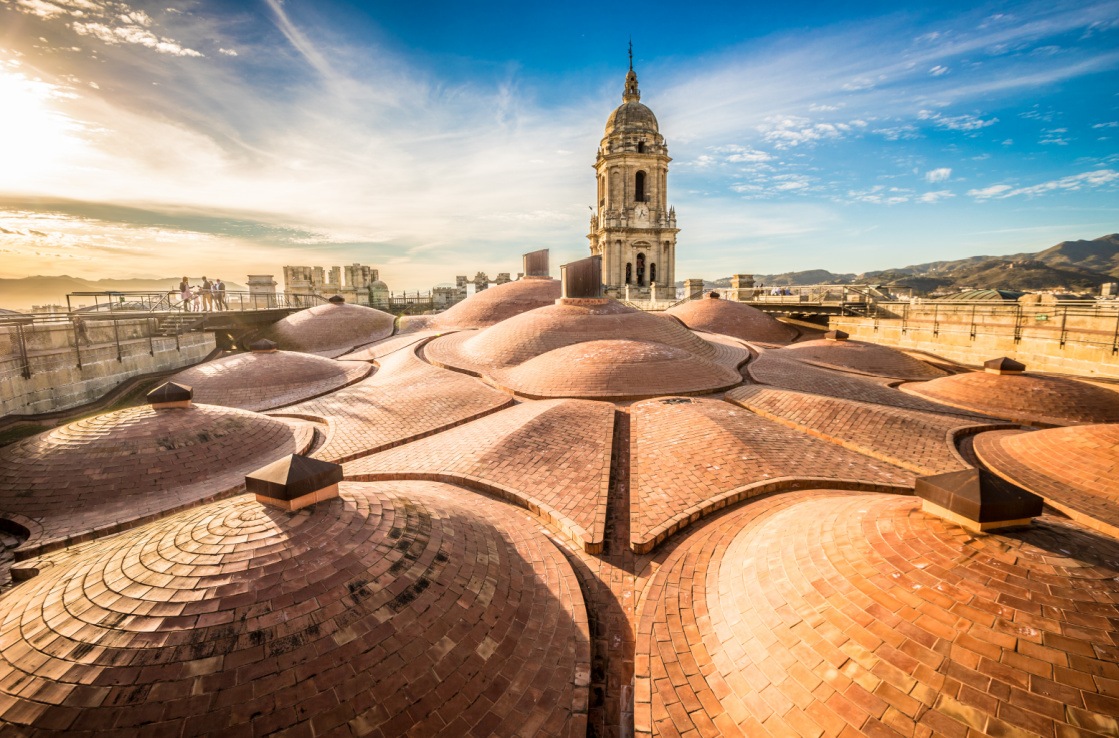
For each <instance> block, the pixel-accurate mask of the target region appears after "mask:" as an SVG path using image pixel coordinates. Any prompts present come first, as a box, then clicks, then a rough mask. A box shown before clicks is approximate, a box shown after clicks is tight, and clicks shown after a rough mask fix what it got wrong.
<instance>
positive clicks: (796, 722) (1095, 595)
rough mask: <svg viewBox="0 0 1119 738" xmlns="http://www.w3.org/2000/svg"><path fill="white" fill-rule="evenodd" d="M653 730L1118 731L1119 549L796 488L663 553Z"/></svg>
mask: <svg viewBox="0 0 1119 738" xmlns="http://www.w3.org/2000/svg"><path fill="white" fill-rule="evenodd" d="M658 561H659V562H661V563H660V566H659V568H658V569H657V572H656V575H655V577H654V579H653V581H652V582H651V584H650V585H649V587H648V590H647V596H646V598H645V599H644V601H643V606H642V608H641V609H640V611H639V615H638V632H637V646H636V648H637V679H636V705H635V724H636V730H637V733H638V734H639V735H645V734H649V733H653V734H658V735H678V734H684V735H720V736H734V735H745V736H778V735H781V736H813V737H814V738H816V737H819V736H857V735H869V736H920V737H922V738H925V737H928V736H955V737H958V738H970V737H971V736H981V735H990V736H1022V737H1025V736H1036V735H1040V736H1095V735H1111V736H1113V735H1117V734H1119V722H1117V720H1116V715H1119V693H1117V692H1116V688H1115V687H1116V685H1117V684H1119V664H1117V663H1116V660H1117V658H1119V629H1117V628H1116V617H1117V615H1119V544H1117V543H1116V542H1115V541H1114V540H1110V539H1107V538H1103V537H1101V536H1099V535H1097V534H1095V533H1092V532H1089V531H1086V530H1084V529H1083V528H1080V527H1079V526H1077V525H1076V524H1075V523H1072V522H1069V521H1063V520H1058V519H1054V518H1048V517H1046V518H1042V519H1040V520H1039V521H1038V522H1037V523H1035V524H1034V525H1033V526H1031V527H1029V528H1026V529H1019V530H1016V531H1009V532H1006V533H1005V534H1002V535H995V534H983V533H979V534H976V533H971V532H968V531H965V530H963V529H962V528H959V527H956V526H953V525H951V524H948V523H945V522H943V521H941V520H939V519H937V518H934V517H931V516H928V515H926V514H924V513H922V512H921V511H920V501H919V500H915V499H912V498H904V497H896V496H886V495H868V494H859V493H836V492H795V493H789V494H783V495H776V496H773V497H770V498H766V499H764V500H759V501H755V502H752V503H751V504H749V505H746V506H743V507H741V508H739V509H737V510H734V511H733V512H730V513H727V514H725V515H722V516H720V517H718V518H716V519H713V520H712V521H710V522H709V523H707V524H705V525H704V526H703V527H702V529H700V530H698V531H696V533H695V534H694V535H692V536H689V537H688V538H686V539H683V540H681V541H680V543H679V545H678V546H676V547H675V548H673V549H671V550H666V551H664V552H663V553H662V554H661V556H660V557H659V559H658Z"/></svg>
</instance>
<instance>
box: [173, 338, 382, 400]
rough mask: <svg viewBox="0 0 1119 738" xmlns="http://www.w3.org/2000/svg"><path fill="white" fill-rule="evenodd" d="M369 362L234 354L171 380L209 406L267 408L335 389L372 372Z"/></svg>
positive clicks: (290, 353)
mask: <svg viewBox="0 0 1119 738" xmlns="http://www.w3.org/2000/svg"><path fill="white" fill-rule="evenodd" d="M372 370H373V366H372V365H371V364H367V363H364V362H356V361H333V360H331V359H326V358H323V357H321V356H315V355H314V354H301V353H298V352H293V351H276V352H272V353H265V352H252V353H244V354H233V355H231V356H225V357H222V358H220V359H216V360H214V361H208V362H206V363H204V364H199V365H198V366H194V367H191V368H190V369H187V370H185V371H181V372H179V373H178V374H176V375H175V376H173V377H171V380H170V381H173V382H178V383H180V384H185V385H188V386H190V387H191V388H193V389H194V401H195V402H199V403H203V404H206V405H223V406H225V407H238V408H241V409H242V410H254V411H261V410H269V409H272V408H276V407H282V406H284V405H290V404H292V403H295V402H302V401H304V400H309V399H311V398H312V397H318V396H319V395H323V394H326V393H327V392H333V391H334V390H336V389H340V388H342V387H345V386H346V385H348V384H353V383H354V382H356V381H358V380H359V379H362V378H364V377H366V376H368V375H369V373H370V372H371V371H372Z"/></svg>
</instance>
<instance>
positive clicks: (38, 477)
mask: <svg viewBox="0 0 1119 738" xmlns="http://www.w3.org/2000/svg"><path fill="white" fill-rule="evenodd" d="M312 434H313V431H312V430H311V429H310V428H308V427H306V426H304V425H302V424H300V425H296V426H293V425H291V424H289V423H287V422H285V421H282V420H279V419H276V418H270V417H268V416H266V415H258V414H256V413H252V412H247V411H245V410H238V409H234V408H227V407H214V406H212V405H194V406H192V407H184V408H173V409H163V410H159V409H153V408H152V407H150V406H142V407H133V408H128V409H126V410H119V411H116V412H112V413H105V414H103V415H97V416H95V417H92V418H86V419H84V420H79V421H76V422H74V423H70V424H69V425H65V426H62V427H59V428H55V429H53V430H50V431H47V432H45V433H41V434H39V435H37V436H34V437H32V438H28V439H26V440H23V441H21V442H19V443H16V444H13V445H11V446H8V447H5V448H3V449H0V517H3V516H4V513H16V514H18V515H23V516H26V517H27V518H30V519H31V520H33V521H36V522H38V523H39V524H40V525H41V526H42V528H43V531H42V534H41V536H40V537H39V538H38V539H36V540H32V541H29V545H40V544H47V543H60V542H72V541H67V539H68V538H69V537H70V536H73V535H77V534H84V533H86V532H88V531H93V532H94V535H104V534H105V533H107V532H115V530H119V529H120V528H121V527H123V526H124V524H126V523H129V522H134V521H136V520H138V519H141V518H143V517H145V516H148V515H154V514H157V513H160V512H163V511H167V510H173V509H175V508H176V507H178V506H182V505H185V504H190V503H193V502H197V501H199V500H202V499H205V498H207V497H213V496H215V495H219V494H222V493H225V492H229V491H232V490H235V489H237V488H238V487H239V486H240V485H241V484H243V483H244V476H245V474H247V473H249V472H251V471H253V470H255V469H257V468H259V467H261V466H263V465H265V464H267V463H269V462H272V461H275V460H276V459H278V458H280V457H282V456H285V455H287V454H290V453H299V452H302V451H303V450H305V449H306V448H307V446H309V445H310V442H311V436H312Z"/></svg>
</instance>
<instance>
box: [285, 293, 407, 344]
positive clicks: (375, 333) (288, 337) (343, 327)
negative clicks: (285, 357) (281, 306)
mask: <svg viewBox="0 0 1119 738" xmlns="http://www.w3.org/2000/svg"><path fill="white" fill-rule="evenodd" d="M394 321H395V318H394V317H393V316H392V315H390V314H389V313H386V312H383V311H381V310H376V309H374V308H369V307H364V306H362V305H349V304H346V303H343V304H341V305H335V304H333V303H327V304H326V305H316V306H315V307H313V308H307V309H306V310H300V311H299V312H297V313H292V314H291V315H289V316H288V317H286V318H284V319H283V320H281V321H279V322H278V323H275V324H274V325H273V326H272V327H271V328H269V329H268V330H266V331H264V333H263V337H264V338H268V339H270V340H273V341H275V342H276V343H277V344H279V347H280V348H281V349H284V350H287V351H302V352H304V353H309V354H321V355H323V356H328V357H334V356H339V355H341V354H344V353H346V352H348V351H350V350H351V349H353V348H355V347H357V346H363V345H365V344H367V343H372V342H374V341H380V340H381V339H383V338H388V337H389V336H391V335H392V331H393V323H394Z"/></svg>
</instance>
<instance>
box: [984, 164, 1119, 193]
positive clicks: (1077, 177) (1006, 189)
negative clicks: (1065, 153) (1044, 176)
mask: <svg viewBox="0 0 1119 738" xmlns="http://www.w3.org/2000/svg"><path fill="white" fill-rule="evenodd" d="M1117 181H1119V172H1117V171H1115V170H1113V169H1097V170H1094V171H1091V172H1084V173H1082V174H1074V175H1070V176H1068V177H1061V178H1060V179H1052V180H1049V181H1048V182H1042V183H1040V184H1036V185H1030V186H1029V187H1017V188H1015V187H1011V186H1010V185H1005V184H999V185H993V186H991V187H985V188H983V189H979V190H968V193H967V194H969V195H971V196H972V197H975V198H976V199H978V200H987V199H990V198H998V199H1000V200H1002V199H1006V198H1008V197H1019V196H1022V195H1025V196H1026V197H1034V196H1037V195H1043V194H1045V193H1048V192H1059V191H1063V192H1076V191H1079V190H1082V189H1085V188H1087V187H1103V186H1105V185H1110V184H1112V183H1114V182H1117Z"/></svg>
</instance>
